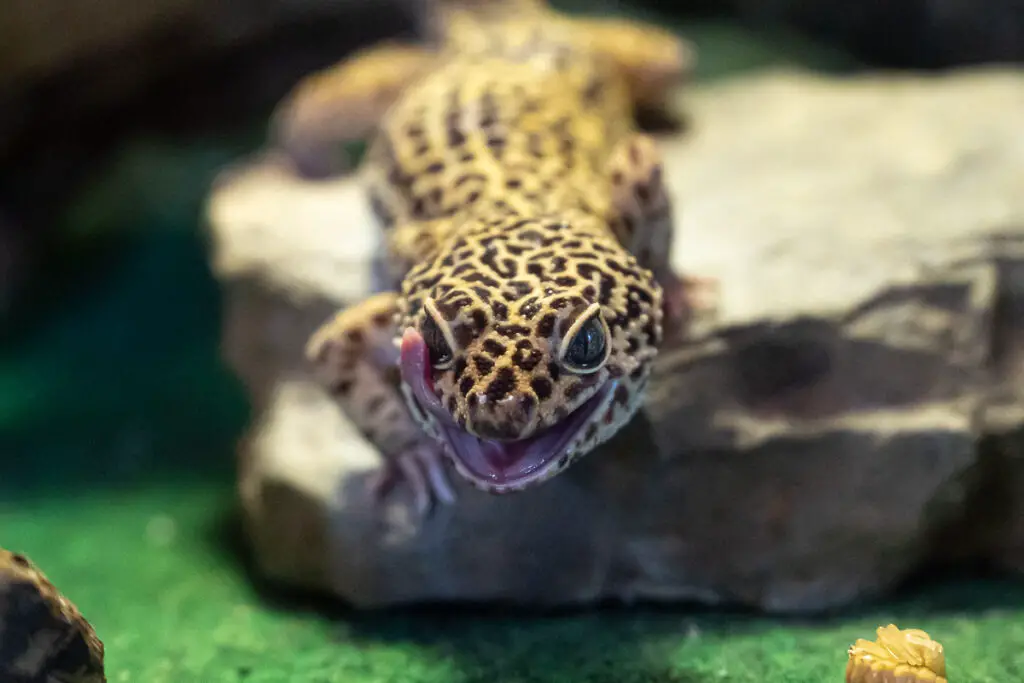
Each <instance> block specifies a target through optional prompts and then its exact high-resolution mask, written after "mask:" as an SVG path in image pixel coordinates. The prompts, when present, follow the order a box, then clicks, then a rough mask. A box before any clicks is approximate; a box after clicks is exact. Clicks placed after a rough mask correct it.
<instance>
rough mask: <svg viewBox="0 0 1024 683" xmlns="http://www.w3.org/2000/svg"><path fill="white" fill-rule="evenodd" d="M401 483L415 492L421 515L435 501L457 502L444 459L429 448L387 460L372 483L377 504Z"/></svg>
mask: <svg viewBox="0 0 1024 683" xmlns="http://www.w3.org/2000/svg"><path fill="white" fill-rule="evenodd" d="M402 482H405V483H407V484H408V485H409V487H410V488H411V489H412V496H413V506H414V507H415V509H416V512H417V513H418V514H419V515H420V516H425V515H426V514H427V513H428V512H430V510H431V508H432V507H433V506H434V503H435V501H440V502H441V503H443V504H445V505H452V504H454V503H455V501H456V499H457V498H456V495H455V491H454V489H453V488H452V485H451V483H450V482H449V481H448V474H447V473H446V472H445V469H444V457H443V456H442V455H441V453H440V452H438V450H437V448H435V447H432V446H430V445H418V446H414V447H413V448H412V449H411V450H410V451H409V452H407V453H403V454H401V455H399V456H396V457H394V458H388V459H386V460H385V462H384V464H383V466H382V469H381V471H380V472H379V474H378V475H377V476H375V477H374V478H373V480H372V481H371V482H370V490H371V493H372V495H373V497H374V501H375V502H380V501H382V500H383V499H384V498H385V497H386V496H387V494H388V493H389V492H391V491H392V490H393V489H394V488H395V487H396V486H397V485H398V484H399V483H402Z"/></svg>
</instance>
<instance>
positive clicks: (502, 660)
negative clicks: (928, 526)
mask: <svg viewBox="0 0 1024 683" xmlns="http://www.w3.org/2000/svg"><path fill="white" fill-rule="evenodd" d="M231 509H232V507H231V495H230V493H229V491H228V490H227V489H226V487H224V486H223V485H219V484H218V485H211V484H193V485H191V486H182V485H180V484H177V485H169V486H168V485H159V484H152V485H148V486H143V487H138V488H135V489H133V490H131V491H120V492H109V491H98V492H91V493H85V494H81V495H73V496H67V495H63V494H62V495H59V496H43V497H39V498H35V499H33V500H31V501H27V502H22V503H21V504H19V505H18V506H17V507H12V506H10V505H8V506H5V507H4V508H3V509H2V510H0V529H3V533H2V536H3V542H4V543H5V544H7V545H9V546H12V547H16V548H18V549H20V550H25V551H27V552H28V553H30V554H31V555H32V556H34V557H35V558H36V560H38V562H39V563H40V564H41V565H42V566H43V567H45V568H46V569H47V571H48V572H49V574H50V576H51V578H52V579H53V580H54V581H55V582H56V583H57V584H58V585H60V586H61V587H63V588H64V589H65V590H66V591H67V592H68V593H69V594H70V595H72V596H73V597H74V599H75V600H76V602H77V603H78V605H79V607H80V608H81V609H82V610H83V612H84V613H85V614H86V615H87V616H88V617H89V618H90V619H91V620H92V622H93V624H94V625H95V626H96V628H97V630H98V632H99V634H100V636H101V637H102V638H103V640H104V642H105V644H106V648H107V665H108V670H109V673H110V679H111V681H146V682H147V683H172V682H173V683H181V682H186V681H203V682H207V681H208V682H211V683H213V682H216V683H221V682H224V683H227V682H228V681H245V682H247V683H257V682H263V681H267V682H270V681H303V682H305V681H308V682H310V683H328V682H338V683H341V682H345V683H385V682H390V681H395V682H396V683H397V682H400V681H401V682H409V683H528V682H529V683H711V682H719V683H725V682H728V683H763V682H764V681H778V682H780V683H781V682H788V681H792V682H794V683H804V682H806V683H827V682H831V681H834V682H836V683H838V682H840V681H842V677H843V674H842V672H843V668H844V667H845V661H846V647H847V646H849V645H850V643H852V642H853V640H855V639H856V638H858V637H862V636H870V635H872V634H873V631H874V628H875V626H876V625H878V624H883V623H888V622H889V621H893V620H895V621H896V622H897V623H899V624H901V625H906V626H915V627H922V628H925V629H926V630H928V631H930V632H931V633H932V635H933V636H934V637H936V638H939V639H941V642H942V643H943V644H944V645H945V647H946V649H947V653H948V659H949V674H950V680H951V681H957V682H968V681H970V682H973V683H1007V682H1009V681H1015V680H1017V681H1019V680H1022V679H1024V678H1022V677H1024V650H1022V648H1021V647H1020V644H1021V643H1024V588H1022V587H1021V586H1019V585H1016V586H1015V585H1012V584H1004V583H999V582H995V581H988V582H973V583H951V584H939V585H933V586H930V587H927V588H925V589H924V590H918V591H916V592H915V594H913V595H911V596H909V597H904V598H902V599H901V600H900V601H898V602H894V603H892V604H889V605H887V606H886V607H884V608H882V607H875V608H872V609H869V610H866V611H864V612H861V613H858V614H852V615H848V616H845V617H842V618H834V619H832V620H827V621H826V620H813V621H811V620H802V621H799V620H772V619H765V618H757V617H751V616H741V615H736V614H715V613H710V612H699V611H689V612H688V611H685V610H681V609H676V610H652V609H643V608H641V609H632V610H629V609H605V610H592V611H584V612H576V613H567V614H561V615H557V616H518V617H510V616H498V615H493V614H490V615H489V614H486V613H485V614H481V613H475V614H474V613H472V612H467V611H465V610H460V611H455V612H451V613H447V614H445V613H443V612H440V611H437V610H434V611H432V612H428V611H423V610H420V611H418V612H416V613H409V612H406V613H404V614H403V613H398V614H390V615H366V614H360V615H357V614H351V613H345V612H344V611H341V610H337V609H333V610H327V611H323V610H318V609H317V608H316V604H315V603H311V602H310V601H308V600H303V601H299V600H295V599H287V600H285V599H281V598H280V597H277V596H273V595H270V594H265V593H260V592H258V591H257V590H256V589H255V588H254V584H253V583H251V582H249V581H248V580H247V577H246V574H245V568H244V567H243V566H242V565H241V564H240V563H239V562H238V560H237V556H236V554H235V553H234V552H233V551H232V548H233V543H234V537H233V536H232V535H231V533H230V530H231V526H230V519H231V514H230V513H231Z"/></svg>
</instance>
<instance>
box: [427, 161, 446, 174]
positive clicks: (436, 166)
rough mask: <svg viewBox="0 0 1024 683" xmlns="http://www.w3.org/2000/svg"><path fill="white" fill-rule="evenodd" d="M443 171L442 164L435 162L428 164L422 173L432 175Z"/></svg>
mask: <svg viewBox="0 0 1024 683" xmlns="http://www.w3.org/2000/svg"><path fill="white" fill-rule="evenodd" d="M443 170H444V164H443V163H441V162H440V161H435V162H434V163H432V164H430V165H429V166H427V167H426V168H425V169H423V172H424V173H429V174H431V175H432V174H434V173H440V172H441V171H443Z"/></svg>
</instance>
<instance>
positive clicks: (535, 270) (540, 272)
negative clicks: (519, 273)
mask: <svg viewBox="0 0 1024 683" xmlns="http://www.w3.org/2000/svg"><path fill="white" fill-rule="evenodd" d="M526 272H527V273H529V274H530V275H535V276H536V277H544V266H542V265H540V264H539V263H528V264H526Z"/></svg>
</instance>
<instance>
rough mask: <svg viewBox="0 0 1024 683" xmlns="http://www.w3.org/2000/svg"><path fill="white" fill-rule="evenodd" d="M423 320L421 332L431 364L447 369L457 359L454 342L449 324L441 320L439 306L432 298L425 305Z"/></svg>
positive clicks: (437, 368)
mask: <svg viewBox="0 0 1024 683" xmlns="http://www.w3.org/2000/svg"><path fill="white" fill-rule="evenodd" d="M423 311H424V315H423V320H422V322H420V334H421V335H423V341H424V343H426V345H427V352H428V353H429V354H430V365H431V366H432V367H433V368H434V369H435V370H447V369H448V368H450V367H451V366H452V363H453V362H454V360H455V352H454V350H453V349H454V348H455V347H454V344H453V343H452V338H451V332H450V331H449V330H448V326H447V325H445V324H443V323H442V322H441V319H440V317H439V315H438V311H437V307H436V306H435V305H434V302H433V300H432V299H427V301H426V303H425V304H424V306H423Z"/></svg>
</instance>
